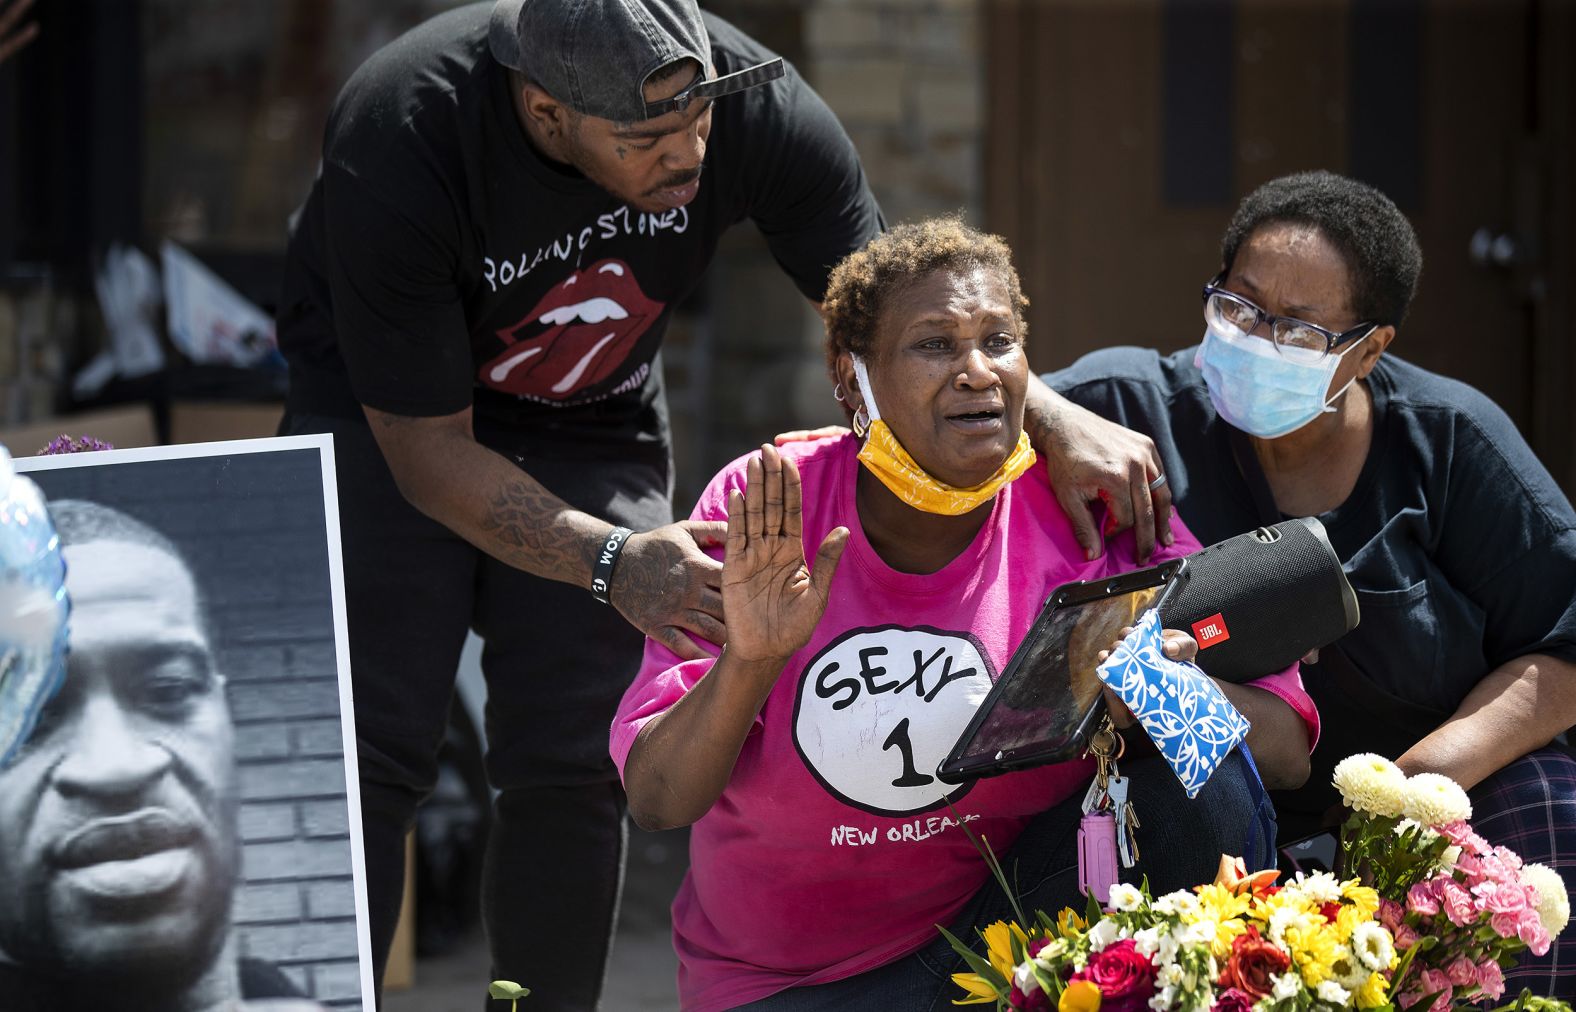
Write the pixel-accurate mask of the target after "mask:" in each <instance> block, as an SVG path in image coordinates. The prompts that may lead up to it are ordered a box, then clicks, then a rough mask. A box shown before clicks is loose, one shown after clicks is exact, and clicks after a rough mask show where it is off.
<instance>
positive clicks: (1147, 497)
mask: <svg viewBox="0 0 1576 1012" xmlns="http://www.w3.org/2000/svg"><path fill="white" fill-rule="evenodd" d="M1023 425H1024V428H1025V429H1026V430H1027V431H1028V433H1029V441H1030V442H1032V443H1033V444H1034V448H1035V450H1036V451H1038V452H1039V453H1040V454H1041V455H1042V456H1044V457H1045V459H1046V466H1047V467H1048V468H1049V469H1050V478H1051V488H1052V490H1053V491H1054V492H1055V493H1056V500H1057V502H1059V503H1061V506H1062V510H1063V511H1064V512H1065V513H1066V514H1067V517H1068V519H1069V520H1071V521H1072V524H1073V530H1074V532H1076V534H1077V535H1078V543H1079V544H1080V545H1082V546H1083V548H1084V552H1085V554H1086V555H1087V557H1088V558H1090V559H1094V558H1098V557H1099V555H1100V553H1101V552H1102V551H1104V540H1105V538H1107V537H1110V536H1111V535H1112V534H1116V533H1118V532H1120V531H1125V530H1127V529H1128V528H1129V527H1131V528H1133V535H1134V538H1135V540H1136V542H1137V557H1138V561H1139V562H1141V563H1142V562H1148V561H1149V556H1150V555H1151V553H1153V552H1154V549H1155V544H1156V543H1157V542H1158V543H1159V544H1162V545H1169V544H1171V543H1172V541H1173V538H1172V535H1171V486H1170V485H1169V484H1167V483H1166V482H1165V481H1164V480H1163V475H1164V474H1165V472H1164V470H1163V469H1162V467H1161V463H1160V452H1159V451H1158V450H1156V449H1155V444H1154V441H1153V440H1151V439H1150V438H1149V437H1148V436H1145V435H1142V434H1140V433H1137V432H1134V431H1132V430H1131V429H1125V428H1123V427H1122V426H1120V425H1118V424H1116V423H1115V422H1111V421H1107V420H1106V419H1104V418H1101V417H1100V416H1099V415H1097V414H1095V413H1094V412H1092V411H1089V410H1088V409H1086V408H1083V407H1080V406H1078V405H1077V404H1074V403H1072V402H1071V401H1069V400H1067V399H1066V398H1065V397H1063V396H1061V395H1060V394H1058V393H1056V392H1054V391H1053V390H1051V388H1050V387H1048V386H1046V385H1045V384H1044V383H1043V382H1041V381H1040V380H1039V379H1038V378H1034V377H1031V378H1030V383H1029V400H1028V405H1027V409H1026V410H1025V412H1024V420H1023ZM1097 501H1098V502H1101V503H1104V504H1105V529H1104V530H1103V531H1102V530H1101V529H1100V527H1099V525H1098V524H1097V523H1096V522H1095V518H1094V511H1093V509H1092V508H1091V504H1092V503H1094V502H1097Z"/></svg>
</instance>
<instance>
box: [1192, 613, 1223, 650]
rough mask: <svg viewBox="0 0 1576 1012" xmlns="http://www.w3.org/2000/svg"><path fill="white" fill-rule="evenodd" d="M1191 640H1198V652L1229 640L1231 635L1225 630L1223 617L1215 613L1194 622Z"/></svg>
mask: <svg viewBox="0 0 1576 1012" xmlns="http://www.w3.org/2000/svg"><path fill="white" fill-rule="evenodd" d="M1193 638H1194V639H1196V640H1198V648H1199V649H1200V650H1203V649H1204V648H1205V647H1212V646H1214V645H1215V644H1216V643H1224V642H1226V641H1227V640H1229V639H1231V633H1230V631H1228V630H1227V629H1226V618H1225V616H1224V615H1222V614H1221V613H1220V612H1218V611H1217V612H1215V614H1213V615H1211V616H1210V617H1209V618H1201V619H1199V620H1198V621H1197V622H1194V623H1193Z"/></svg>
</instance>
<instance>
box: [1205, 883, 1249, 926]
mask: <svg viewBox="0 0 1576 1012" xmlns="http://www.w3.org/2000/svg"><path fill="white" fill-rule="evenodd" d="M1196 892H1197V893H1198V901H1199V903H1200V904H1201V905H1202V906H1203V907H1204V910H1205V912H1206V916H1208V917H1213V918H1214V919H1215V920H1217V921H1229V920H1231V919H1232V918H1234V917H1241V916H1242V915H1243V914H1245V913H1247V912H1248V907H1250V906H1252V904H1253V896H1252V894H1248V893H1244V894H1240V895H1239V894H1235V893H1233V892H1232V891H1231V890H1230V889H1228V888H1226V887H1224V886H1219V885H1206V886H1199V887H1198V889H1197V890H1196Z"/></svg>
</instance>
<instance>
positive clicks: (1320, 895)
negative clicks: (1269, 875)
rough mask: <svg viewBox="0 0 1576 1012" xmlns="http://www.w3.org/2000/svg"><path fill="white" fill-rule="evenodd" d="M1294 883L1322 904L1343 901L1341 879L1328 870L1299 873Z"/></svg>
mask: <svg viewBox="0 0 1576 1012" xmlns="http://www.w3.org/2000/svg"><path fill="white" fill-rule="evenodd" d="M1293 884H1294V885H1295V886H1296V888H1297V889H1298V890H1299V891H1300V892H1301V893H1302V894H1303V895H1304V896H1306V897H1308V898H1309V899H1310V900H1313V902H1315V903H1317V904H1319V905H1320V906H1323V905H1324V904H1326V903H1339V902H1340V901H1341V880H1340V879H1338V878H1336V877H1335V876H1334V875H1332V874H1330V873H1329V872H1327V871H1316V872H1314V873H1313V874H1312V875H1302V874H1300V873H1299V874H1298V876H1297V878H1296V880H1295V881H1294V883H1293Z"/></svg>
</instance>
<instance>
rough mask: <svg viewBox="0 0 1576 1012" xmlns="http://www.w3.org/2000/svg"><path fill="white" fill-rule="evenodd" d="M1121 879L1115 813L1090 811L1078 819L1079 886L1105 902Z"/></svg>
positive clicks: (1085, 892)
mask: <svg viewBox="0 0 1576 1012" xmlns="http://www.w3.org/2000/svg"><path fill="white" fill-rule="evenodd" d="M1118 881H1120V879H1118V878H1117V865H1116V817H1115V816H1113V815H1112V814H1111V813H1110V812H1090V813H1089V814H1087V815H1085V816H1084V817H1083V819H1082V820H1081V821H1080V822H1079V823H1078V888H1079V889H1081V890H1083V893H1084V895H1085V896H1093V897H1094V898H1095V899H1096V900H1098V901H1099V902H1100V905H1101V906H1104V905H1105V904H1106V903H1107V902H1108V901H1109V900H1110V898H1111V887H1112V886H1114V885H1116V883H1117V882H1118Z"/></svg>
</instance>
